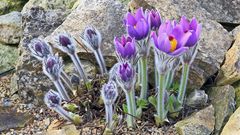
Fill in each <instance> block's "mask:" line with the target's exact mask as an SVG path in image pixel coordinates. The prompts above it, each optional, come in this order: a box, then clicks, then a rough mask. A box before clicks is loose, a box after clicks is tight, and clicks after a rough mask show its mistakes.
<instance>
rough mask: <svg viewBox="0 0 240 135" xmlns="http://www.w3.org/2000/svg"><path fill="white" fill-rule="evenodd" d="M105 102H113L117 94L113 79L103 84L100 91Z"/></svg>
mask: <svg viewBox="0 0 240 135" xmlns="http://www.w3.org/2000/svg"><path fill="white" fill-rule="evenodd" d="M101 94H102V97H103V100H104V103H105V104H107V105H108V104H113V103H114V102H115V101H116V99H117V96H118V91H117V86H116V83H115V82H114V81H109V82H108V83H106V84H104V85H103V87H102V91H101Z"/></svg>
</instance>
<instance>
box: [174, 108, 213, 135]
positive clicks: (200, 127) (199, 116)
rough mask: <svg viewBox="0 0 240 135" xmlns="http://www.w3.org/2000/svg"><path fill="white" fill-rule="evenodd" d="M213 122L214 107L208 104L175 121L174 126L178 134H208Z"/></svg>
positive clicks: (211, 130)
mask: <svg viewBox="0 0 240 135" xmlns="http://www.w3.org/2000/svg"><path fill="white" fill-rule="evenodd" d="M214 124H215V118H214V108H213V106H212V105H210V106H208V107H206V108H204V109H202V110H200V111H199V112H196V113H194V114H192V115H191V116H189V117H187V118H185V119H183V120H181V121H179V122H177V123H176V124H175V127H176V130H177V132H178V134H179V135H210V134H211V133H212V132H213V130H214Z"/></svg>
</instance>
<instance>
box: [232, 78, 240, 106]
mask: <svg viewBox="0 0 240 135" xmlns="http://www.w3.org/2000/svg"><path fill="white" fill-rule="evenodd" d="M233 87H234V89H235V102H236V108H238V107H239V106H240V81H237V82H235V83H234V84H233Z"/></svg>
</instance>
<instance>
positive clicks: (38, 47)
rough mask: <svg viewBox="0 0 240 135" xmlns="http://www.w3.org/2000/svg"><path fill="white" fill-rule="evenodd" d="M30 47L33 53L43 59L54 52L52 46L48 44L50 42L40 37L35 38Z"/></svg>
mask: <svg viewBox="0 0 240 135" xmlns="http://www.w3.org/2000/svg"><path fill="white" fill-rule="evenodd" d="M28 47H29V49H30V51H31V54H32V55H33V56H34V57H35V58H37V59H39V60H43V58H45V57H47V56H48V55H50V54H52V48H51V47H50V46H49V45H48V43H47V42H46V41H44V40H42V39H39V38H35V39H33V40H32V41H31V42H30V43H29V44H28Z"/></svg>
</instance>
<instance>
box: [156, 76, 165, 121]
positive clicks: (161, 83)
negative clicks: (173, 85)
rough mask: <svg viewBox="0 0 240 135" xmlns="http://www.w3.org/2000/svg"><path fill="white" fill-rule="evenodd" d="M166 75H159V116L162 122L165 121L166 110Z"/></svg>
mask: <svg viewBox="0 0 240 135" xmlns="http://www.w3.org/2000/svg"><path fill="white" fill-rule="evenodd" d="M164 81H165V74H164V73H162V74H159V86H158V93H157V115H158V117H159V118H160V120H161V121H164V119H165V110H164V93H165V84H164Z"/></svg>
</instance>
